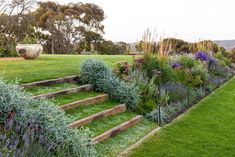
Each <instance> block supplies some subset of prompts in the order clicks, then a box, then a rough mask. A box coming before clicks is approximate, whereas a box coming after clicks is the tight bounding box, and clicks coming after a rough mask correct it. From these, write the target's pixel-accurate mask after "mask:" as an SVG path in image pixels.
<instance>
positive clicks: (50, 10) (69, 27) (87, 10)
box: [34, 2, 104, 54]
mask: <svg viewBox="0 0 235 157" xmlns="http://www.w3.org/2000/svg"><path fill="white" fill-rule="evenodd" d="M38 4H39V7H38V9H37V10H36V11H35V12H34V16H35V19H36V21H37V23H36V26H37V28H38V30H39V32H40V33H41V34H44V35H45V34H47V35H46V38H45V42H47V45H48V46H49V48H50V49H51V53H53V54H54V53H56V54H59V53H72V52H73V51H74V48H75V45H76V43H79V42H81V41H85V42H86V39H87V37H86V34H88V32H94V33H96V34H102V33H103V29H104V26H103V25H102V23H101V22H102V21H103V20H104V12H103V10H102V9H101V8H100V7H99V6H97V5H95V4H90V3H86V4H84V3H80V2H79V3H69V4H66V5H61V4H59V3H56V2H40V3H38ZM84 39H85V40H84ZM89 41H90V40H89Z"/></svg>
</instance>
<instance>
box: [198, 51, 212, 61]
mask: <svg viewBox="0 0 235 157" xmlns="http://www.w3.org/2000/svg"><path fill="white" fill-rule="evenodd" d="M195 59H198V60H201V61H209V59H210V58H209V57H208V56H207V54H206V53H205V52H197V53H196V54H195Z"/></svg>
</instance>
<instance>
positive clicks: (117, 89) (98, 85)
mask: <svg viewBox="0 0 235 157" xmlns="http://www.w3.org/2000/svg"><path fill="white" fill-rule="evenodd" d="M80 78H81V81H82V82H83V83H91V84H93V86H94V88H95V90H97V91H100V92H105V93H107V94H109V96H110V98H111V99H113V100H116V101H119V102H120V103H126V105H127V106H128V108H130V109H134V108H136V106H137V105H138V103H139V100H140V92H139V89H138V87H135V86H134V85H131V84H128V83H126V82H124V81H121V80H120V79H119V78H118V77H116V76H114V74H113V73H112V71H111V70H110V69H109V68H108V67H107V66H106V65H105V64H104V63H102V62H100V61H97V60H94V59H87V60H85V61H84V62H83V63H82V66H81V70H80Z"/></svg>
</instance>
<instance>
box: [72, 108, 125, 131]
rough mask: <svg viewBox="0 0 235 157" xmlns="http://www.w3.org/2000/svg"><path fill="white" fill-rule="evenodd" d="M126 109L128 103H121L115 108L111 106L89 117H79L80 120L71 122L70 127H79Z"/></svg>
mask: <svg viewBox="0 0 235 157" xmlns="http://www.w3.org/2000/svg"><path fill="white" fill-rule="evenodd" d="M124 111H126V105H125V104H121V105H118V106H115V107H113V108H110V109H107V110H104V111H101V112H98V113H95V114H92V115H90V116H88V117H85V118H82V119H79V120H77V121H75V122H73V123H71V124H69V127H70V128H77V127H80V126H82V125H85V124H88V123H91V122H92V121H94V120H96V119H99V118H103V117H108V116H110V115H115V114H118V113H121V112H124Z"/></svg>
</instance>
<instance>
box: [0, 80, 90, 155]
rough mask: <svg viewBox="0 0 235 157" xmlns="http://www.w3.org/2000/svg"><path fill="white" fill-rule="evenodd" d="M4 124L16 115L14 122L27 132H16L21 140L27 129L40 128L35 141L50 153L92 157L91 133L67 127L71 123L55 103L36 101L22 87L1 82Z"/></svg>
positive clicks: (0, 92)
mask: <svg viewBox="0 0 235 157" xmlns="http://www.w3.org/2000/svg"><path fill="white" fill-rule="evenodd" d="M0 109H1V110H0V123H3V122H4V120H5V118H6V117H7V115H8V113H11V112H13V111H14V112H15V113H16V114H15V116H14V119H15V121H16V122H17V123H19V124H20V125H21V126H22V127H23V128H24V129H22V132H17V131H16V130H14V133H15V134H17V136H18V137H21V136H23V135H24V133H25V132H24V130H27V129H28V128H29V122H30V128H35V127H36V126H38V127H40V131H39V132H38V133H37V134H36V133H35V134H34V142H36V143H39V144H41V145H42V146H43V147H44V148H45V149H46V151H47V152H49V153H53V154H54V155H55V156H58V154H60V153H61V150H63V152H64V154H65V156H92V155H93V154H94V149H93V147H92V146H91V145H90V142H89V138H88V132H87V131H85V130H84V131H82V130H73V129H70V128H68V127H67V125H68V123H69V120H68V118H66V116H65V115H64V112H63V111H62V110H60V109H59V108H58V107H56V105H54V104H53V103H51V102H49V101H46V100H34V99H32V98H31V96H30V95H28V94H26V93H25V92H24V91H23V90H22V89H21V88H19V87H18V86H16V85H14V84H7V83H5V82H4V81H3V80H2V79H0ZM40 139H43V140H40Z"/></svg>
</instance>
